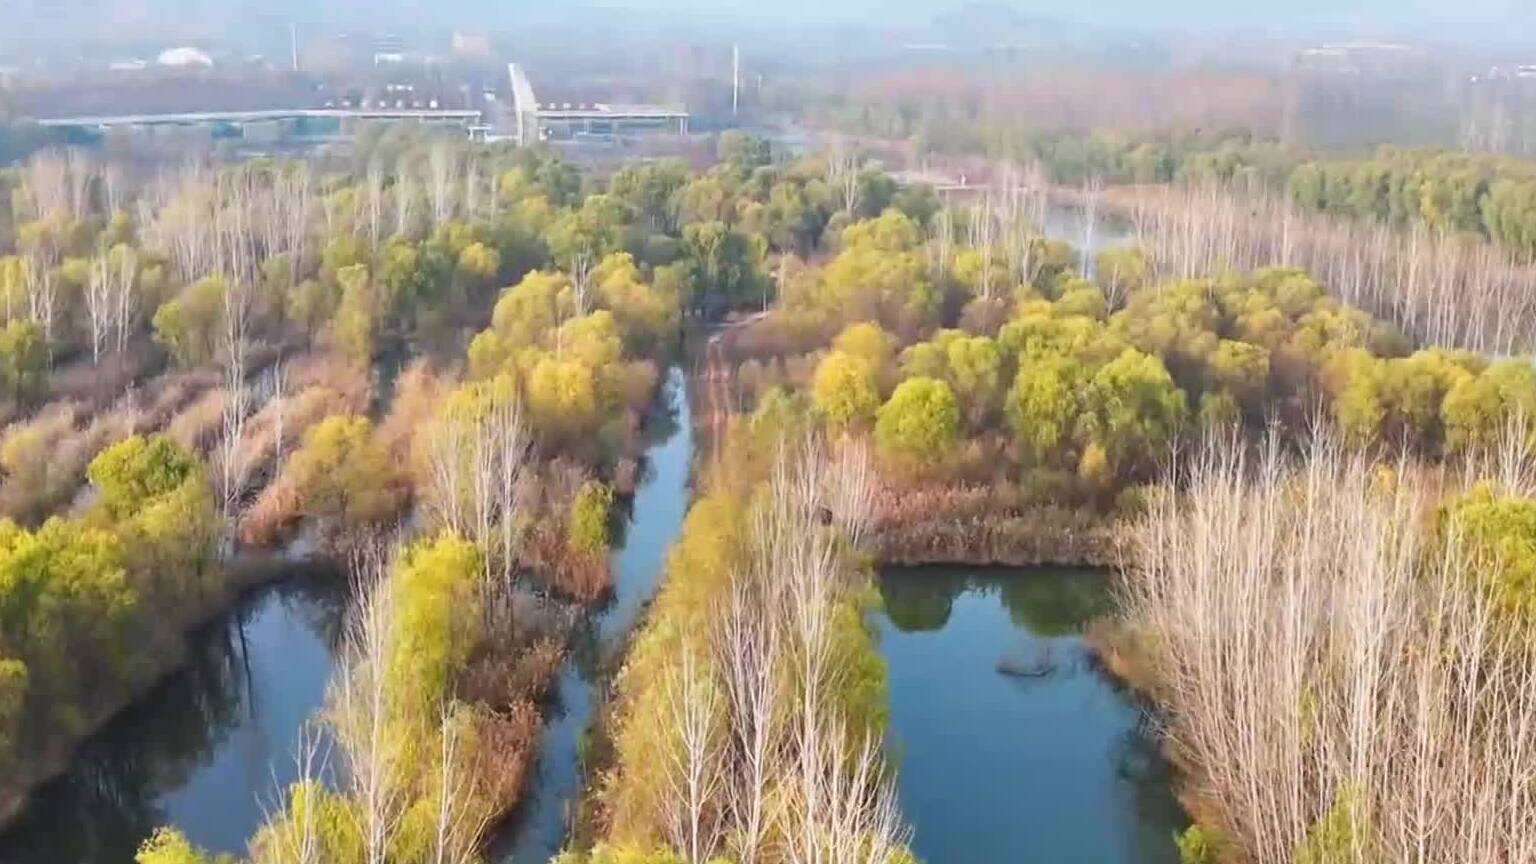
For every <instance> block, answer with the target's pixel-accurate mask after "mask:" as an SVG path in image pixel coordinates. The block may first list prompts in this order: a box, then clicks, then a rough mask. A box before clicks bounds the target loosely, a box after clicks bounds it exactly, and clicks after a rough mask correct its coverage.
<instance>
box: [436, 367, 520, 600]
mask: <svg viewBox="0 0 1536 864" xmlns="http://www.w3.org/2000/svg"><path fill="white" fill-rule="evenodd" d="M482 395H483V396H484V398H483V399H482V400H478V401H475V402H473V403H470V402H450V403H449V405H448V406H447V407H446V408H445V409H444V411H443V412H442V414H441V415H440V416H439V417H438V418H437V420H436V421H435V422H434V423H433V425H432V427H431V428H430V430H429V431H428V433H427V439H426V453H427V457H426V461H427V474H428V478H427V484H426V489H425V490H424V494H423V499H424V503H425V505H426V507H427V509H428V512H429V513H430V514H431V516H432V519H433V521H434V522H436V524H438V525H440V526H443V527H445V528H451V529H453V530H455V531H458V532H459V533H461V534H462V535H464V536H465V537H468V538H470V539H472V540H474V541H475V542H477V543H479V544H481V546H482V547H483V548H485V549H487V550H489V551H491V552H493V554H491V555H488V556H487V559H486V564H487V566H488V567H491V566H499V567H500V569H501V577H502V582H503V587H504V588H505V590H507V591H509V592H510V590H511V582H512V576H513V573H514V570H515V568H516V565H517V559H518V554H519V551H520V548H521V545H522V540H523V529H524V525H523V524H522V519H521V516H522V508H523V501H524V497H525V496H526V494H527V484H528V480H529V476H530V475H529V472H528V466H529V449H530V447H531V446H532V439H531V438H530V436H529V433H528V429H527V425H526V423H525V422H524V421H523V416H522V403H521V401H520V400H519V399H518V398H517V394H516V393H514V392H511V391H510V390H504V389H500V388H499V387H498V385H497V384H496V383H495V382H492V383H490V384H487V385H485V389H484V390H483V391H482Z"/></svg>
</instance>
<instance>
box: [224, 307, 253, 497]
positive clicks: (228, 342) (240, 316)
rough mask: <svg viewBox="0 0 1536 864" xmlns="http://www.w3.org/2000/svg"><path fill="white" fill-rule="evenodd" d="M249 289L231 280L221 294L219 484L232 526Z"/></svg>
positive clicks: (240, 468)
mask: <svg viewBox="0 0 1536 864" xmlns="http://www.w3.org/2000/svg"><path fill="white" fill-rule="evenodd" d="M250 304H251V291H250V289H249V288H248V287H247V286H246V285H245V284H244V283H241V282H234V283H231V284H230V285H229V286H228V288H227V290H226V291H225V293H224V310H223V311H224V332H223V342H224V345H223V348H224V382H225V383H224V387H225V391H226V392H227V394H228V396H227V398H226V399H225V400H224V412H223V424H222V431H221V434H220V438H219V466H220V472H221V479H222V484H221V487H220V490H221V494H222V502H223V514H224V519H225V521H226V523H228V524H230V525H234V524H235V522H236V521H237V518H238V516H239V510H240V496H241V491H242V489H243V487H244V484H245V465H244V464H243V453H244V450H243V448H242V447H241V446H240V445H241V442H242V440H243V439H244V435H245V420H246V416H247V414H249V412H250V403H251V401H252V400H251V396H250V392H249V390H248V388H247V387H246V380H245V379H246V350H247V348H248V340H247V329H248V327H249V320H250Z"/></svg>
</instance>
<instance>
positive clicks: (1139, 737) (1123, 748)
mask: <svg viewBox="0 0 1536 864" xmlns="http://www.w3.org/2000/svg"><path fill="white" fill-rule="evenodd" d="M1132 710H1135V711H1136V717H1137V720H1136V723H1135V724H1134V725H1132V726H1131V728H1129V729H1127V730H1126V732H1125V735H1124V736H1122V737H1121V738H1120V740H1119V742H1118V743H1117V745H1116V747H1115V775H1116V776H1117V777H1118V778H1119V779H1120V786H1121V791H1122V794H1124V795H1126V796H1128V797H1129V799H1130V800H1129V802H1128V804H1129V812H1130V813H1131V814H1133V816H1134V818H1133V819H1131V820H1129V821H1127V822H1126V825H1127V829H1126V830H1127V831H1128V832H1129V833H1130V835H1131V836H1130V837H1129V838H1128V840H1129V841H1130V846H1131V848H1132V849H1134V850H1136V852H1137V860H1141V861H1145V862H1148V864H1164V862H1168V864H1172V862H1176V861H1178V852H1177V849H1176V847H1175V846H1174V844H1173V835H1174V833H1175V832H1178V831H1182V830H1183V829H1184V828H1185V827H1186V826H1188V825H1189V817H1188V816H1186V815H1185V813H1184V808H1182V807H1181V806H1179V802H1178V799H1177V798H1175V797H1174V795H1173V779H1174V778H1173V769H1172V768H1171V767H1170V766H1169V765H1168V761H1167V760H1166V759H1164V758H1163V754H1162V751H1161V750H1160V749H1159V743H1158V742H1159V739H1158V736H1157V730H1156V729H1155V728H1153V725H1154V724H1153V723H1152V721H1151V719H1150V718H1149V717H1148V716H1147V714H1146V712H1145V711H1143V710H1141V709H1139V708H1134V709H1132Z"/></svg>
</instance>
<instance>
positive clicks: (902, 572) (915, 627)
mask: <svg viewBox="0 0 1536 864" xmlns="http://www.w3.org/2000/svg"><path fill="white" fill-rule="evenodd" d="M972 578H973V577H972V576H971V572H970V571H966V570H951V569H948V568H944V567H914V568H910V569H906V568H903V569H894V568H893V569H890V570H887V571H885V572H884V573H882V574H880V596H881V598H882V599H883V600H884V601H885V614H886V617H888V618H890V620H891V624H893V625H895V627H896V629H897V630H900V631H901V632H903V633H931V632H934V631H936V630H943V629H944V625H945V624H948V623H949V613H950V610H951V609H952V608H953V607H954V605H955V598H956V597H959V596H960V595H961V594H963V593H965V591H966V590H967V589H968V588H969V587H970V586H971V582H972Z"/></svg>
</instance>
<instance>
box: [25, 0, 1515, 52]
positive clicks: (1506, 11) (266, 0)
mask: <svg viewBox="0 0 1536 864" xmlns="http://www.w3.org/2000/svg"><path fill="white" fill-rule="evenodd" d="M968 2H969V0H0V40H3V39H4V35H5V34H4V33H3V31H4V30H5V29H6V25H11V31H12V32H11V34H10V35H12V36H18V35H19V36H24V35H25V34H26V33H27V32H28V31H29V30H31V29H41V30H43V32H53V33H56V34H57V33H74V34H75V35H82V34H81V31H90V30H96V31H101V32H102V33H105V34H114V35H115V34H119V33H120V32H133V33H136V34H142V33H143V32H149V33H158V32H163V31H166V30H173V29H177V27H178V25H179V26H180V27H181V28H196V29H201V30H206V29H210V28H212V29H215V30H217V29H219V28H220V27H221V26H223V27H229V26H233V25H231V24H229V22H231V21H234V20H241V19H242V18H244V19H249V18H251V17H253V16H254V17H256V18H260V19H272V20H299V21H312V22H317V23H318V22H327V23H333V24H334V23H343V22H344V23H346V24H348V25H352V26H368V25H373V26H382V27H390V26H397V25H398V24H400V23H402V22H413V23H418V24H425V25H431V26H438V27H455V28H457V27H462V28H465V29H481V30H488V31H493V32H494V31H508V30H516V29H518V28H519V27H526V26H528V25H530V24H534V23H550V22H560V23H565V24H574V25H577V26H580V25H583V24H596V25H598V26H601V25H604V24H606V25H608V26H610V27H613V26H617V27H622V28H644V27H645V26H647V25H651V26H658V27H667V26H669V25H678V24H688V23H693V24H702V25H706V26H710V27H712V28H715V29H719V28H721V27H724V28H727V29H734V28H741V29H746V28H756V27H762V26H765V25H768V26H771V25H783V26H791V27H793V26H798V25H807V24H826V23H862V24H871V23H874V24H890V25H897V26H907V25H920V24H923V23H925V22H927V21H929V20H931V19H932V18H933V17H934V16H935V15H936V14H939V13H943V12H948V11H953V10H955V9H957V8H959V7H962V6H965V5H967V3H968ZM977 5H994V6H1006V7H1009V8H1012V9H1014V10H1017V11H1018V12H1020V13H1022V14H1024V15H1027V16H1035V17H1040V18H1046V19H1053V20H1059V21H1062V22H1065V23H1081V24H1090V25H1101V26H1102V25H1108V26H1115V25H1122V26H1127V27H1134V28H1146V27H1170V28H1180V29H1183V28H1199V27H1202V26H1219V27H1226V26H1242V27H1267V28H1273V29H1276V30H1310V29H1321V28H1327V29H1329V30H1331V31H1338V32H1344V31H1348V32H1351V33H1354V34H1359V35H1377V34H1379V35H1383V36H1386V35H1393V34H1401V33H1406V32H1412V33H1417V34H1421V35H1425V36H1430V37H1434V36H1435V35H1437V34H1439V35H1444V36H1447V37H1450V38H1455V37H1456V36H1457V35H1461V36H1466V35H1472V34H1476V37H1477V38H1487V39H1490V40H1498V41H1502V42H1518V40H1520V39H1521V37H1524V38H1526V39H1536V0H991V2H990V3H987V2H983V3H980V4H977ZM594 7H596V8H597V9H599V10H600V11H594ZM605 13H606V14H605ZM626 13H628V14H626ZM29 25H32V26H31V27H29ZM49 25H51V26H49ZM1532 53H1536V46H1533V48H1532Z"/></svg>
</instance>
